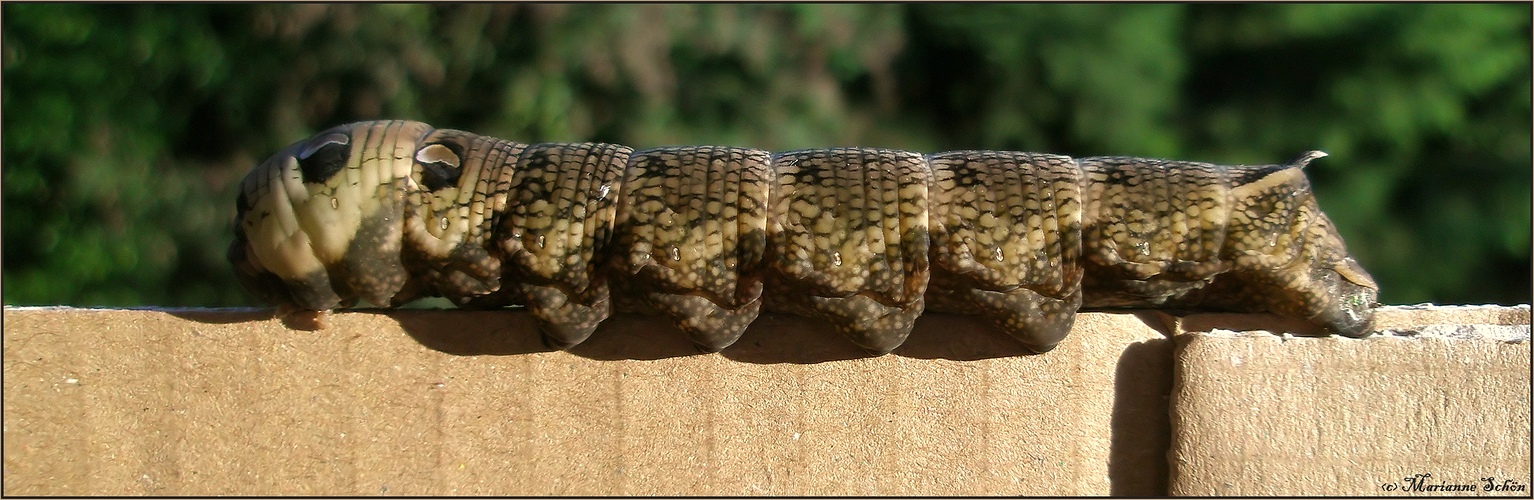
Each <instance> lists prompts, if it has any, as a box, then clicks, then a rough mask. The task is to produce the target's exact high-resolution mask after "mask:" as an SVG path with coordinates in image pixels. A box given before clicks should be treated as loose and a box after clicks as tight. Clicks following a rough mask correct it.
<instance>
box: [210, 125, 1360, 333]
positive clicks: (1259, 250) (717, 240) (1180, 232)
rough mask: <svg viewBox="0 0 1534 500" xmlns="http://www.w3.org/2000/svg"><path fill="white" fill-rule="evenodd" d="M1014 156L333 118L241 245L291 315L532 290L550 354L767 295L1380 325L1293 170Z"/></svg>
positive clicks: (243, 230) (799, 303) (1355, 272)
mask: <svg viewBox="0 0 1534 500" xmlns="http://www.w3.org/2000/svg"><path fill="white" fill-rule="evenodd" d="M1324 156H1325V153H1321V152H1319V151H1311V152H1306V153H1304V154H1301V155H1300V156H1299V157H1297V158H1296V159H1295V160H1293V161H1291V162H1289V163H1285V164H1276V165H1257V166H1222V165H1214V164H1209V163H1201V162H1191V161H1169V160H1158V159H1149V158H1133V157H1087V158H1073V157H1068V156H1062V155H1054V154H1041V153H1026V152H1014V151H949V152H943V153H936V154H921V153H914V152H908V151H897V150H887V149H870V148H830V149H811V150H800V151H789V152H782V153H770V152H767V151H761V150H757V149H750V148H738V147H723V146H685V147H660V148H653V149H645V150H637V151H636V150H634V149H633V148H630V147H628V146H621V145H616V144H601V143H546V144H521V143H517V142H512V141H506V140H501V139H497V138H493V137H487V136H481V135H476V134H472V133H469V132H463V131H458V130H447V129H434V128H432V127H431V126H429V125H426V124H424V123H420V122H412V121H374V122H361V123H353V124H349V125H342V126H339V127H336V128H333V129H330V130H327V131H325V132H322V133H320V134H318V135H316V136H315V137H314V138H311V139H308V140H304V141H300V142H298V143H295V144H293V145H292V146H290V147H288V148H287V149H285V150H283V151H281V152H279V153H277V154H276V155H274V156H272V157H271V158H270V159H268V160H266V161H265V162H263V163H262V164H260V165H259V166H257V167H256V168H255V169H253V170H252V171H251V172H250V174H249V175H247V176H246V177H245V179H244V181H243V183H242V184H241V190H240V194H239V198H238V199H237V200H236V209H237V212H238V213H237V215H236V224H235V238H234V243H233V244H232V245H231V246H230V249H229V253H228V257H229V260H230V262H231V263H232V264H233V266H234V269H235V274H236V275H237V276H238V277H239V279H240V281H241V283H242V284H243V285H244V286H245V287H246V288H247V289H249V290H250V291H251V292H252V293H253V294H255V295H256V296H257V297H259V298H261V299H262V300H265V301H268V302H271V303H274V304H277V305H279V306H281V307H284V308H290V309H292V308H296V309H301V310H311V311H328V310H330V309H333V308H336V307H345V306H349V305H352V304H355V303H356V302H357V301H358V300H359V299H360V300H366V301H368V302H369V303H372V304H377V305H381V306H386V307H387V306H398V305H402V304H404V303H406V302H409V301H411V300H414V299H416V298H419V297H425V296H442V297H446V298H447V299H449V300H450V301H452V302H453V303H454V304H458V305H460V306H461V307H474V308H485V307H501V306H508V305H523V306H526V307H527V309H528V310H529V311H531V312H532V313H533V315H534V316H535V317H536V318H537V319H538V323H539V326H540V328H541V329H542V331H543V334H544V336H545V339H546V340H547V342H548V343H549V344H550V345H553V346H556V347H558V348H568V347H570V346H573V345H576V344H578V343H580V342H581V341H583V340H585V339H586V338H587V337H588V336H589V335H591V332H592V331H593V330H594V329H595V328H596V326H597V324H598V323H600V322H601V321H602V320H604V319H606V318H607V317H608V316H609V315H610V314H612V313H613V312H614V311H621V312H638V313H647V314H658V315H664V316H666V317H669V318H670V319H671V320H672V321H673V322H674V323H675V324H676V325H677V327H678V328H679V329H681V330H682V331H683V332H685V333H686V334H687V335H688V336H689V337H690V338H691V339H692V341H693V342H695V343H696V344H698V345H699V346H700V347H701V348H703V349H705V350H709V351H718V350H720V349H724V348H725V347H728V346H729V345H730V344H732V343H734V342H735V341H736V340H737V339H738V338H739V337H740V335H741V333H742V332H744V331H745V329H746V327H747V326H749V325H750V324H751V323H752V322H753V321H755V320H756V318H757V316H758V315H759V314H760V313H761V311H763V310H766V311H772V312H778V313H787V314H798V315H803V316H809V317H814V318H820V319H823V320H825V321H827V322H829V323H830V324H831V325H832V326H833V327H835V329H837V330H838V331H840V332H842V333H843V334H845V335H847V336H848V337H849V338H850V339H851V340H852V341H853V342H855V343H857V344H858V345H860V346H862V347H863V348H864V349H867V350H868V351H870V352H873V353H885V352H889V351H890V350H893V349H894V348H896V347H898V346H899V345H900V344H901V343H902V342H904V341H905V339H906V336H907V335H909V334H910V331H911V328H912V325H913V323H914V321H915V319H916V318H917V317H918V316H920V315H921V314H922V313H923V312H925V311H938V312H948V313H960V314H974V315H979V316H982V317H984V318H986V319H987V320H988V321H989V322H990V323H992V324H994V325H995V326H996V327H998V328H1000V329H1001V330H1003V331H1005V332H1006V333H1008V334H1010V335H1012V336H1013V337H1015V338H1017V339H1018V340H1020V341H1022V342H1023V343H1024V344H1026V345H1027V346H1028V347H1029V348H1030V349H1033V350H1035V351H1038V352H1043V351H1047V350H1049V349H1051V348H1053V347H1054V346H1055V345H1056V344H1058V343H1059V342H1060V341H1061V339H1063V338H1064V336H1065V335H1066V333H1067V332H1069V331H1070V328H1071V325H1072V323H1073V321H1074V319H1075V314H1076V312H1077V311H1079V310H1082V309H1116V308H1124V309H1177V310H1210V311H1235V312H1270V313H1275V314H1279V315H1283V316H1290V317H1294V318H1298V319H1301V320H1305V321H1309V322H1311V323H1314V324H1316V325H1318V326H1320V327H1323V328H1325V329H1326V330H1328V331H1330V332H1332V333H1335V334H1340V335H1344V336H1350V337H1361V336H1365V335H1368V334H1369V332H1370V325H1371V322H1372V319H1373V308H1374V307H1375V305H1376V301H1375V298H1376V297H1377V296H1378V291H1379V287H1378V285H1377V284H1376V283H1375V282H1374V280H1373V278H1371V277H1370V276H1369V274H1368V272H1366V271H1364V269H1363V268H1362V266H1360V265H1359V264H1358V262H1357V261H1356V260H1355V259H1354V258H1353V257H1351V256H1350V255H1349V254H1348V252H1347V249H1346V247H1345V245H1344V244H1343V241H1342V238H1341V236H1340V235H1338V233H1337V232H1336V230H1335V229H1334V226H1333V224H1331V222H1330V221H1329V220H1327V218H1326V215H1325V214H1323V213H1322V212H1321V210H1320V208H1319V207H1318V205H1317V204H1316V201H1315V198H1314V196H1313V195H1312V194H1311V190H1310V184H1309V181H1308V180H1307V179H1306V177H1305V175H1304V173H1303V171H1302V169H1303V168H1304V167H1305V166H1306V165H1307V164H1308V163H1309V162H1311V161H1313V160H1315V159H1318V158H1321V157H1324Z"/></svg>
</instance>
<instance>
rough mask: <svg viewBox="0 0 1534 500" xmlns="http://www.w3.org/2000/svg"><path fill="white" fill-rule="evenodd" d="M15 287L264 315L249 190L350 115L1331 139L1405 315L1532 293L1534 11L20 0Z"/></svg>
mask: <svg viewBox="0 0 1534 500" xmlns="http://www.w3.org/2000/svg"><path fill="white" fill-rule="evenodd" d="M0 19H3V31H0V35H3V44H0V49H3V64H4V82H3V86H0V89H3V94H4V97H3V98H4V102H3V125H4V127H3V157H4V158H3V160H4V165H3V170H0V172H3V181H4V184H3V189H4V191H3V194H4V198H3V200H4V210H3V217H4V284H3V292H4V302H5V303H7V304H74V305H144V304H155V305H200V306H219V305H237V304H248V303H250V302H251V299H250V298H249V297H247V296H246V295H245V294H244V292H243V291H242V290H241V289H240V288H239V286H238V285H237V284H236V283H235V281H234V280H233V277H232V274H231V273H230V271H229V269H228V265H227V264H226V263H225V262H224V257H223V255H224V251H225V248H226V247H227V245H228V242H229V240H230V234H231V233H230V221H231V219H232V217H233V211H234V203H233V200H234V188H235V186H236V184H237V183H238V180H239V179H240V177H241V176H242V175H243V174H244V172H245V171H246V170H248V169H249V168H250V167H251V166H253V165H255V164H256V163H257V162H258V161H260V160H261V159H262V158H264V157H265V156H266V155H268V154H270V153H272V152H274V151H276V150H277V149H279V148H281V147H282V146H284V145H285V144H287V143H290V142H292V141H295V140H298V139H301V138H303V137H305V136H307V135H308V134H310V133H312V132H315V131H317V130H320V129H324V128H327V127H329V126H332V125H335V124H339V123H344V122H347V121H353V120H362V119H374V118H409V119H418V120H423V121H426V122H429V123H432V124H435V125H438V126H443V127H451V128H459V129H465V130H471V131H475V132H479V133H484V134H490V135H496V136H499V137H505V138H510V139H515V140H520V141H575V140H597V141H610V142H619V143H623V144H629V145H633V146H638V147H645V146H655V145H664V144H685V143H692V144H701V143H716V144H730V145H742V146H754V147H761V148H766V149H774V150H783V149H789V148H800V147H822V146H837V145H856V146H877V147H890V148H900V149H909V150H917V151H939V150H944V149H960V148H983V149H1018V150H1028V151H1045V152H1055V153H1063V154H1070V155H1077V156H1086V155H1104V154H1114V155H1138V156H1161V157H1169V158H1177V159H1194V160H1205V161H1215V162H1224V163H1272V162H1278V161H1284V160H1288V159H1289V158H1291V157H1293V156H1294V155H1296V154H1298V153H1300V152H1301V151H1305V150H1309V149H1322V150H1325V151H1328V152H1330V153H1331V156H1330V157H1329V158H1327V159H1325V160H1322V161H1320V162H1318V163H1317V164H1315V165H1313V166H1312V167H1310V168H1309V169H1308V170H1309V173H1310V175H1311V177H1312V180H1313V182H1314V184H1315V186H1316V191H1317V192H1318V194H1319V196H1320V199H1321V204H1322V207H1323V208H1324V209H1325V210H1326V211H1327V213H1328V214H1329V215H1331V217H1332V218H1333V219H1334V220H1335V221H1336V223H1337V225H1338V226H1339V227H1340V229H1341V231H1342V233H1343V235H1344V236H1345V237H1346V238H1347V241H1348V243H1349V246H1350V248H1351V249H1352V250H1353V252H1354V253H1355V255H1357V256H1358V257H1359V259H1360V260H1361V261H1362V262H1363V263H1364V265H1365V266H1366V267H1367V268H1368V269H1370V270H1371V271H1372V272H1373V273H1374V274H1375V276H1376V278H1378V279H1379V281H1380V283H1381V285H1382V286H1383V289H1384V291H1383V294H1382V299H1383V300H1384V301H1385V302H1389V303H1415V302H1425V301H1434V302H1440V303H1487V302H1498V303H1521V302H1528V301H1529V298H1530V275H1531V271H1530V215H1529V214H1530V184H1531V179H1530V175H1531V167H1530V165H1531V164H1530V161H1531V160H1530V141H1531V132H1530V120H1531V112H1530V92H1531V89H1530V65H1529V61H1530V21H1529V20H1530V5H1529V4H1342V5H1323V4H1248V5H1151V4H1122V5H1115V4H1091V5H1062V4H1045V5H955V4H914V5H863V4H837V5H764V4H739V5H705V4H690V5H487V4H471V5H409V4H385V5H357V4H345V5H292V4H271V5H235V4H226V5H85V4H27V3H21V4H18V3H6V4H5V5H4V6H3V17H0Z"/></svg>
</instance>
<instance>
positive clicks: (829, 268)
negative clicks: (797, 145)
mask: <svg viewBox="0 0 1534 500" xmlns="http://www.w3.org/2000/svg"><path fill="white" fill-rule="evenodd" d="M773 168H774V169H775V170H776V172H777V193H778V198H777V200H776V201H775V202H774V203H773V208H772V217H771V218H770V219H769V222H768V249H769V254H768V263H769V265H768V269H769V281H768V286H767V289H768V292H767V303H768V308H769V309H771V310H776V311H781V312H788V313H793V314H800V315H804V316H814V317H821V318H824V319H826V320H828V321H830V322H831V325H832V326H834V327H835V328H836V329H837V330H838V331H840V332H842V333H844V334H846V335H847V336H848V337H850V338H851V339H852V341H853V342H855V343H857V344H858V345H859V346H862V347H863V348H864V349H867V350H869V351H871V352H875V353H881V354H882V353H885V352H889V351H890V350H893V349H894V348H896V347H899V346H900V344H901V343H903V342H905V339H906V337H907V336H908V335H910V333H911V328H912V327H913V326H914V325H915V322H916V318H917V317H918V316H921V313H922V310H923V309H924V307H925V301H924V298H925V297H924V295H925V291H926V289H927V281H928V279H929V277H930V266H929V263H928V260H927V259H928V253H929V252H928V248H929V245H930V239H929V236H928V232H927V222H928V216H927V209H928V206H929V199H928V191H927V188H928V182H929V181H930V177H931V168H930V167H929V166H928V164H927V162H926V159H925V158H923V157H922V156H921V155H920V154H917V153H911V152H905V151H892V150H883V149H860V148H836V149H818V150H804V151H791V152H787V153H782V154H779V155H777V156H775V157H774V158H773Z"/></svg>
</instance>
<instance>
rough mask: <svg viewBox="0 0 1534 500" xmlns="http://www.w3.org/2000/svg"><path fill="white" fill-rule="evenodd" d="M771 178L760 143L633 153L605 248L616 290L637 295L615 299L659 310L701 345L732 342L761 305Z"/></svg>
mask: <svg viewBox="0 0 1534 500" xmlns="http://www.w3.org/2000/svg"><path fill="white" fill-rule="evenodd" d="M775 183H776V179H775V178H774V176H773V169H772V158H771V156H770V154H769V153H767V152H766V151H761V150H756V149H746V148H730V147H716V146H697V147H680V148H657V149H647V150H643V151H639V152H636V153H634V154H633V155H632V156H631V157H630V159H629V163H628V170H627V172H626V175H625V177H624V182H623V186H624V190H623V193H622V196H621V198H620V200H621V201H620V202H619V207H618V211H617V215H616V217H617V223H616V224H615V228H614V240H613V247H612V248H613V250H612V251H611V252H609V255H611V256H612V258H611V259H610V261H611V263H610V268H611V269H612V276H613V280H614V281H615V282H618V283H619V285H617V286H618V287H619V290H620V292H619V294H618V295H619V296H620V297H631V296H634V297H637V298H640V299H642V301H635V300H629V301H623V300H621V299H620V300H617V301H616V302H617V303H618V304H619V306H618V307H619V308H620V309H626V310H630V311H636V312H652V311H653V312H659V313H662V314H665V315H666V316H668V317H670V318H671V319H672V320H673V322H675V324H676V325H677V327H678V328H679V329H681V330H682V331H683V332H685V333H686V334H687V335H688V337H689V338H691V339H692V341H693V342H694V343H695V344H697V345H698V346H699V347H700V348H702V349H704V350H707V351H718V350H721V349H724V348H725V347H728V346H729V345H730V344H733V343H735V340H736V339H739V338H740V336H741V334H742V333H745V331H746V327H747V326H750V325H751V323H752V322H753V321H755V320H756V317H757V315H758V314H759V313H760V312H761V308H762V292H763V270H764V269H763V266H764V265H765V264H764V262H765V261H764V258H765V255H766V252H767V221H768V219H769V217H770V216H771V214H770V212H769V210H770V207H769V206H768V203H769V201H770V200H771V199H772V198H773V195H772V194H773V192H774V191H775V187H776V184H775ZM614 195H615V196H616V194H614Z"/></svg>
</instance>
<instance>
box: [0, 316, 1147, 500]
mask: <svg viewBox="0 0 1534 500" xmlns="http://www.w3.org/2000/svg"><path fill="white" fill-rule="evenodd" d="M269 317H270V313H269V312H262V311H154V310H80V309H67V308H43V309H39V308H7V309H6V310H5V318H4V319H5V346H4V349H5V352H4V356H5V365H4V370H5V371H4V375H5V377H4V381H5V382H4V384H5V395H4V400H5V401H4V404H5V417H4V418H5V428H4V438H5V446H4V459H5V468H4V493H5V494H7V495H57V494H64V495H144V494H149V495H215V494H256V495H314V494H330V495H370V494H403V495H486V494H491V495H542V494H561V495H672V494H684V495H688V494H703V495H756V494H764V495H841V494H857V495H927V494H943V495H953V494H971V495H1018V494H1024V495H1093V494H1110V493H1112V494H1137V495H1148V494H1157V493H1161V492H1164V491H1165V490H1166V481H1167V463H1166V455H1165V453H1166V450H1167V448H1168V446H1169V445H1168V441H1167V440H1168V432H1169V431H1168V429H1169V427H1168V422H1167V419H1168V410H1167V406H1166V405H1167V400H1166V395H1167V394H1168V392H1169V391H1170V382H1171V370H1172V367H1171V359H1172V358H1171V349H1172V342H1171V341H1170V340H1169V339H1167V337H1166V335H1165V334H1164V333H1161V332H1158V331H1157V330H1155V329H1153V328H1151V327H1149V326H1147V325H1146V323H1145V322H1143V321H1141V319H1140V318H1139V317H1138V316H1136V315H1132V314H1084V315H1082V316H1081V317H1080V318H1079V319H1078V321H1077V326H1076V330H1075V331H1074V332H1073V333H1072V334H1071V336H1070V337H1069V338H1068V339H1067V340H1065V342H1064V343H1062V344H1061V345H1060V346H1059V348H1057V349H1056V350H1055V351H1053V352H1051V353H1049V354H1045V355H1023V351H1022V349H1021V347H1020V346H1018V345H1017V344H1016V343H1015V342H1013V341H1012V340H1011V339H1010V338H1009V337H1006V336H1005V335H1002V334H1000V333H995V332H993V331H990V330H986V329H983V328H977V327H978V326H979V325H980V323H978V320H975V319H973V318H967V317H959V316H945V315H928V316H926V317H924V318H923V319H921V320H920V322H919V323H918V326H917V330H916V331H915V333H913V335H912V337H911V340H910V341H909V342H908V343H907V344H906V345H905V346H903V347H901V348H900V349H898V350H896V351H895V352H894V353H893V354H892V355H887V356H882V357H877V358H869V357H866V355H865V354H864V353H863V352H862V351H861V350H859V349H857V348H856V347H855V346H853V345H852V344H851V343H850V342H848V341H846V340H845V339H842V338H841V337H839V336H837V335H836V334H835V333H834V332H832V331H831V330H830V328H829V327H827V326H825V325H824V324H821V323H818V322H814V321H811V320H804V319H799V318H789V317H764V318H762V319H761V320H759V321H758V323H757V324H755V325H753V327H752V328H751V329H750V330H749V331H748V332H747V333H746V335H745V337H744V338H742V340H741V341H740V343H739V344H737V345H736V346H733V347H731V348H730V349H727V350H725V351H724V352H723V353H720V354H697V353H696V351H694V350H693V348H692V347H691V345H690V344H688V343H687V341H686V340H685V338H684V337H683V336H682V335H681V334H680V333H679V332H677V331H676V330H674V329H673V328H672V327H670V326H669V325H668V324H666V323H665V322H664V321H663V320H661V319H659V318H645V317H634V316H620V317H617V318H613V319H611V320H609V321H608V322H607V323H605V324H604V325H603V327H602V328H601V329H599V330H598V331H597V333H596V335H595V336H593V338H592V339H591V340H589V341H588V342H587V343H586V344H583V345H581V346H579V347H577V348H576V349H575V350H574V352H570V353H566V352H550V351H548V350H547V349H546V348H544V347H543V346H542V345H541V343H540V342H539V340H538V337H537V334H536V328H535V326H534V324H533V321H532V319H531V318H530V317H529V316H527V315H526V314H525V313H521V312H504V311H498V312H470V311H394V312H389V313H374V312H350V313H338V314H335V315H333V316H332V317H331V318H330V323H331V325H330V327H329V328H328V329H325V330H321V331H312V332H311V331H296V330H289V329H287V328H285V327H284V326H283V324H282V323H280V322H278V321H275V320H271V319H268V318H269ZM1153 323H1154V322H1153Z"/></svg>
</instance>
